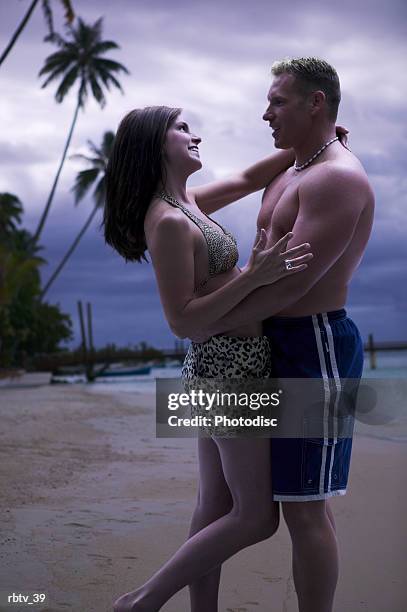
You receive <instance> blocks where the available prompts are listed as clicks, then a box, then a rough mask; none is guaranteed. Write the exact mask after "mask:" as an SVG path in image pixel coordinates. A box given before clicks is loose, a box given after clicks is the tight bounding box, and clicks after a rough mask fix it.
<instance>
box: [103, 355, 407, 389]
mask: <svg viewBox="0 0 407 612" xmlns="http://www.w3.org/2000/svg"><path fill="white" fill-rule="evenodd" d="M376 365H377V368H376V369H375V370H372V369H371V367H370V360H369V357H368V355H366V356H365V363H364V369H363V377H364V378H374V379H381V378H396V379H397V378H407V351H382V352H380V351H378V352H377V355H376ZM180 376H181V366H171V367H166V368H162V367H159V368H156V367H153V368H151V372H150V374H148V375H139V376H123V377H120V378H113V379H112V378H105V379H103V378H101V379H98V381H97V382H94V383H92V388H94V389H95V391H100V392H108V391H109V390H111V391H112V392H122V393H155V380H156V379H157V378H179V377H180ZM406 399H407V398H406Z"/></svg>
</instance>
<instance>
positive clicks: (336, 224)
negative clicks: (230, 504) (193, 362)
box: [197, 58, 374, 612]
mask: <svg viewBox="0 0 407 612" xmlns="http://www.w3.org/2000/svg"><path fill="white" fill-rule="evenodd" d="M272 73H273V76H274V78H273V82H272V85H271V87H270V90H269V93H268V106H267V110H266V112H265V113H264V116H263V119H264V120H265V121H266V122H267V123H268V124H269V126H270V128H271V129H272V130H273V131H272V136H273V138H274V140H275V146H276V147H277V148H278V149H289V148H292V149H293V150H294V152H295V157H296V161H295V165H294V166H292V167H290V168H289V169H288V170H286V171H285V172H282V173H281V174H280V175H279V176H277V178H275V179H274V180H273V181H272V182H271V183H270V184H269V185H268V187H267V188H266V190H265V192H264V196H263V201H262V206H261V210H260V213H259V216H258V221H257V225H258V228H265V229H266V230H267V233H268V240H269V243H271V244H274V243H275V242H276V241H277V240H279V238H281V237H282V236H283V235H284V234H286V233H287V232H289V231H292V232H293V233H294V238H293V240H292V241H291V242H290V246H295V245H296V244H301V243H304V242H309V243H310V244H311V250H312V252H313V254H314V259H313V260H312V262H311V263H310V264H309V266H308V268H307V270H305V271H304V272H302V273H301V274H295V275H293V276H287V277H285V278H283V279H281V280H280V281H279V282H278V283H275V284H273V285H270V286H265V287H262V288H260V289H258V290H257V291H255V292H254V293H252V294H251V295H250V296H249V297H247V298H246V299H245V300H244V301H243V302H241V303H240V304H239V305H238V306H237V307H236V308H234V310H232V311H231V312H230V313H229V314H228V315H226V316H225V317H224V318H223V319H221V320H220V321H219V322H218V323H217V324H216V326H215V327H214V328H213V329H210V330H205V331H208V332H209V333H210V334H211V335H212V334H215V333H221V332H224V331H226V330H228V329H232V328H234V327H237V326H238V325H240V324H242V323H244V322H245V321H247V320H248V319H255V320H260V319H261V320H264V333H265V334H266V335H268V336H269V338H270V340H271V345H272V354H273V359H274V375H275V376H276V377H279V378H280V377H281V378H308V377H311V378H321V379H322V383H321V384H322V385H323V389H324V411H325V412H324V415H327V414H328V411H329V410H331V409H332V405H333V403H335V400H334V397H333V393H332V389H333V388H336V390H337V391H338V390H340V385H341V379H346V378H358V377H360V376H361V372H362V365H363V348H362V342H361V339H360V335H359V332H358V330H357V328H356V326H355V324H354V323H353V322H352V321H351V320H350V319H349V318H348V317H347V316H346V312H345V311H344V310H343V307H344V305H345V303H346V298H347V291H348V284H349V281H350V279H351V277H352V274H353V272H354V270H355V269H356V267H357V266H358V264H359V262H360V260H361V257H362V254H363V252H364V249H365V247H366V244H367V241H368V238H369V235H370V232H371V228H372V222H373V209H374V197H373V194H372V190H371V188H370V186H369V182H368V179H367V176H366V174H365V172H364V170H363V168H362V166H361V164H360V162H359V161H358V160H357V159H356V157H355V156H354V155H353V154H352V153H351V152H350V151H349V150H347V149H346V148H345V147H344V146H342V144H340V142H338V139H337V138H336V132H335V121H336V117H337V111H338V106H339V102H340V86H339V79H338V75H337V73H336V71H335V69H334V68H332V66H330V65H329V64H328V63H327V62H325V61H323V60H319V59H316V58H297V59H292V60H284V61H281V62H277V63H275V64H274V65H273V67H272ZM289 265H290V262H287V266H289ZM275 315H278V316H275ZM197 332H198V334H199V333H200V332H202V330H201V329H200V330H198V329H197ZM334 408H335V407H334ZM351 446H352V440H351V438H339V437H334V438H329V437H328V434H327V435H325V436H324V438H323V439H320V440H315V439H312V440H310V439H289V438H287V439H273V440H272V442H271V453H272V486H273V498H274V500H275V501H277V502H278V501H280V502H281V503H282V511H283V515H284V518H285V520H286V523H287V525H288V528H289V531H290V535H291V538H292V544H293V576H294V582H295V588H296V592H297V596H298V601H299V610H300V612H329V611H331V610H332V606H333V599H334V593H335V588H336V583H337V578H338V550H337V540H336V534H335V523H334V519H333V515H332V511H331V509H330V507H329V505H328V499H329V498H330V497H331V496H335V495H343V494H344V493H345V492H346V484H347V480H348V473H349V464H350V453H351Z"/></svg>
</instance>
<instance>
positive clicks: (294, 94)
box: [263, 74, 311, 149]
mask: <svg viewBox="0 0 407 612" xmlns="http://www.w3.org/2000/svg"><path fill="white" fill-rule="evenodd" d="M267 99H268V102H269V105H268V107H267V110H266V112H265V113H264V115H263V119H264V121H267V123H268V124H269V125H270V127H271V128H272V130H273V133H272V136H273V138H274V141H275V142H274V144H275V146H276V148H277V149H289V148H291V147H295V146H296V144H299V143H301V142H302V141H303V140H304V138H305V137H306V135H307V133H308V131H309V129H310V127H311V115H310V112H309V106H308V104H307V99H306V97H304V95H303V94H301V92H300V91H299V88H298V86H297V85H296V82H295V77H294V76H293V75H292V74H281V75H278V76H275V77H274V79H273V82H272V84H271V87H270V90H269V92H268V96H267Z"/></svg>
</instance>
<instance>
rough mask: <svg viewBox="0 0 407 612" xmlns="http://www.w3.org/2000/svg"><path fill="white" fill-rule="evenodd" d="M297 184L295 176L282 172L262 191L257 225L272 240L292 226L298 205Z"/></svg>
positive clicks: (289, 229)
mask: <svg viewBox="0 0 407 612" xmlns="http://www.w3.org/2000/svg"><path fill="white" fill-rule="evenodd" d="M298 186H299V181H298V180H296V178H295V177H294V178H292V177H289V176H286V175H285V174H284V175H282V176H280V177H277V179H275V180H274V181H273V182H272V183H270V185H269V186H268V187H267V189H266V191H265V192H264V196H263V201H262V205H261V209H260V212H259V215H258V218H257V226H258V227H264V228H265V229H266V231H267V233H268V234H269V236H270V237H272V238H273V241H274V240H278V239H279V238H280V237H281V236H283V235H284V234H286V233H287V232H289V231H291V230H292V228H293V226H294V223H295V220H296V218H297V215H298V207H299V198H298Z"/></svg>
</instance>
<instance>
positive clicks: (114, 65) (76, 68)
mask: <svg viewBox="0 0 407 612" xmlns="http://www.w3.org/2000/svg"><path fill="white" fill-rule="evenodd" d="M102 21H103V19H102V18H100V19H98V20H97V21H96V22H95V23H94V24H93V25H88V24H86V23H84V22H83V21H82V19H81V18H79V19H78V24H77V26H76V27H73V26H71V27H70V28H69V30H68V38H67V39H65V38H63V37H62V36H60V35H59V34H54V35H53V36H52V37H51V38H50V40H51V41H52V42H55V43H56V44H57V46H58V47H59V49H60V50H59V51H56V52H55V53H52V54H51V55H50V56H48V57H47V59H46V60H45V64H44V66H43V68H42V69H41V71H40V73H39V75H40V76H42V75H45V74H47V75H48V77H47V79H46V81H45V82H44V83H43V85H42V87H46V86H47V85H48V84H49V83H50V82H51V81H53V80H54V79H56V78H58V77H62V78H61V82H60V84H59V87H58V89H57V91H56V93H55V99H56V101H57V102H58V103H61V102H62V101H63V100H64V98H65V96H66V95H67V93H68V92H69V91H70V89H71V87H72V86H73V85H74V83H76V82H77V83H78V94H77V103H76V108H75V112H74V116H73V120H72V124H71V127H70V130H69V133H68V138H67V140H66V143H65V148H64V151H63V154H62V159H61V162H60V164H59V167H58V170H57V173H56V176H55V179H54V183H53V185H52V188H51V191H50V194H49V196H48V200H47V202H46V205H45V208H44V211H43V213H42V216H41V219H40V221H39V224H38V227H37V229H36V232H35V234H34V241H35V242H37V241H38V239H39V237H40V234H41V232H42V228H43V226H44V223H45V220H46V218H47V216H48V212H49V209H50V206H51V203H52V200H53V197H54V193H55V189H56V186H57V183H58V179H59V175H60V174H61V170H62V166H63V164H64V161H65V157H66V154H67V151H68V147H69V145H70V142H71V138H72V134H73V131H74V128H75V124H76V120H77V118H78V113H79V109H80V108H84V107H85V102H86V100H87V98H88V90H89V89H90V91H91V93H92V95H93V97H94V98H95V100H96V101H97V102H98V103H99V105H100V106H101V107H103V106H104V105H105V104H106V98H105V95H104V92H103V88H104V87H105V88H106V89H109V88H110V85H113V86H114V87H116V88H117V89H119V90H120V91H121V92H123V90H122V87H121V85H120V83H119V81H118V80H117V79H116V77H115V76H114V73H117V72H120V71H122V72H125V73H127V74H128V70H127V68H126V67H125V66H123V65H122V64H120V63H119V62H115V61H113V60H111V59H106V58H102V57H101V55H103V54H104V53H106V51H109V50H110V49H118V48H119V45H118V44H117V43H115V42H114V41H112V40H102Z"/></svg>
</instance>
